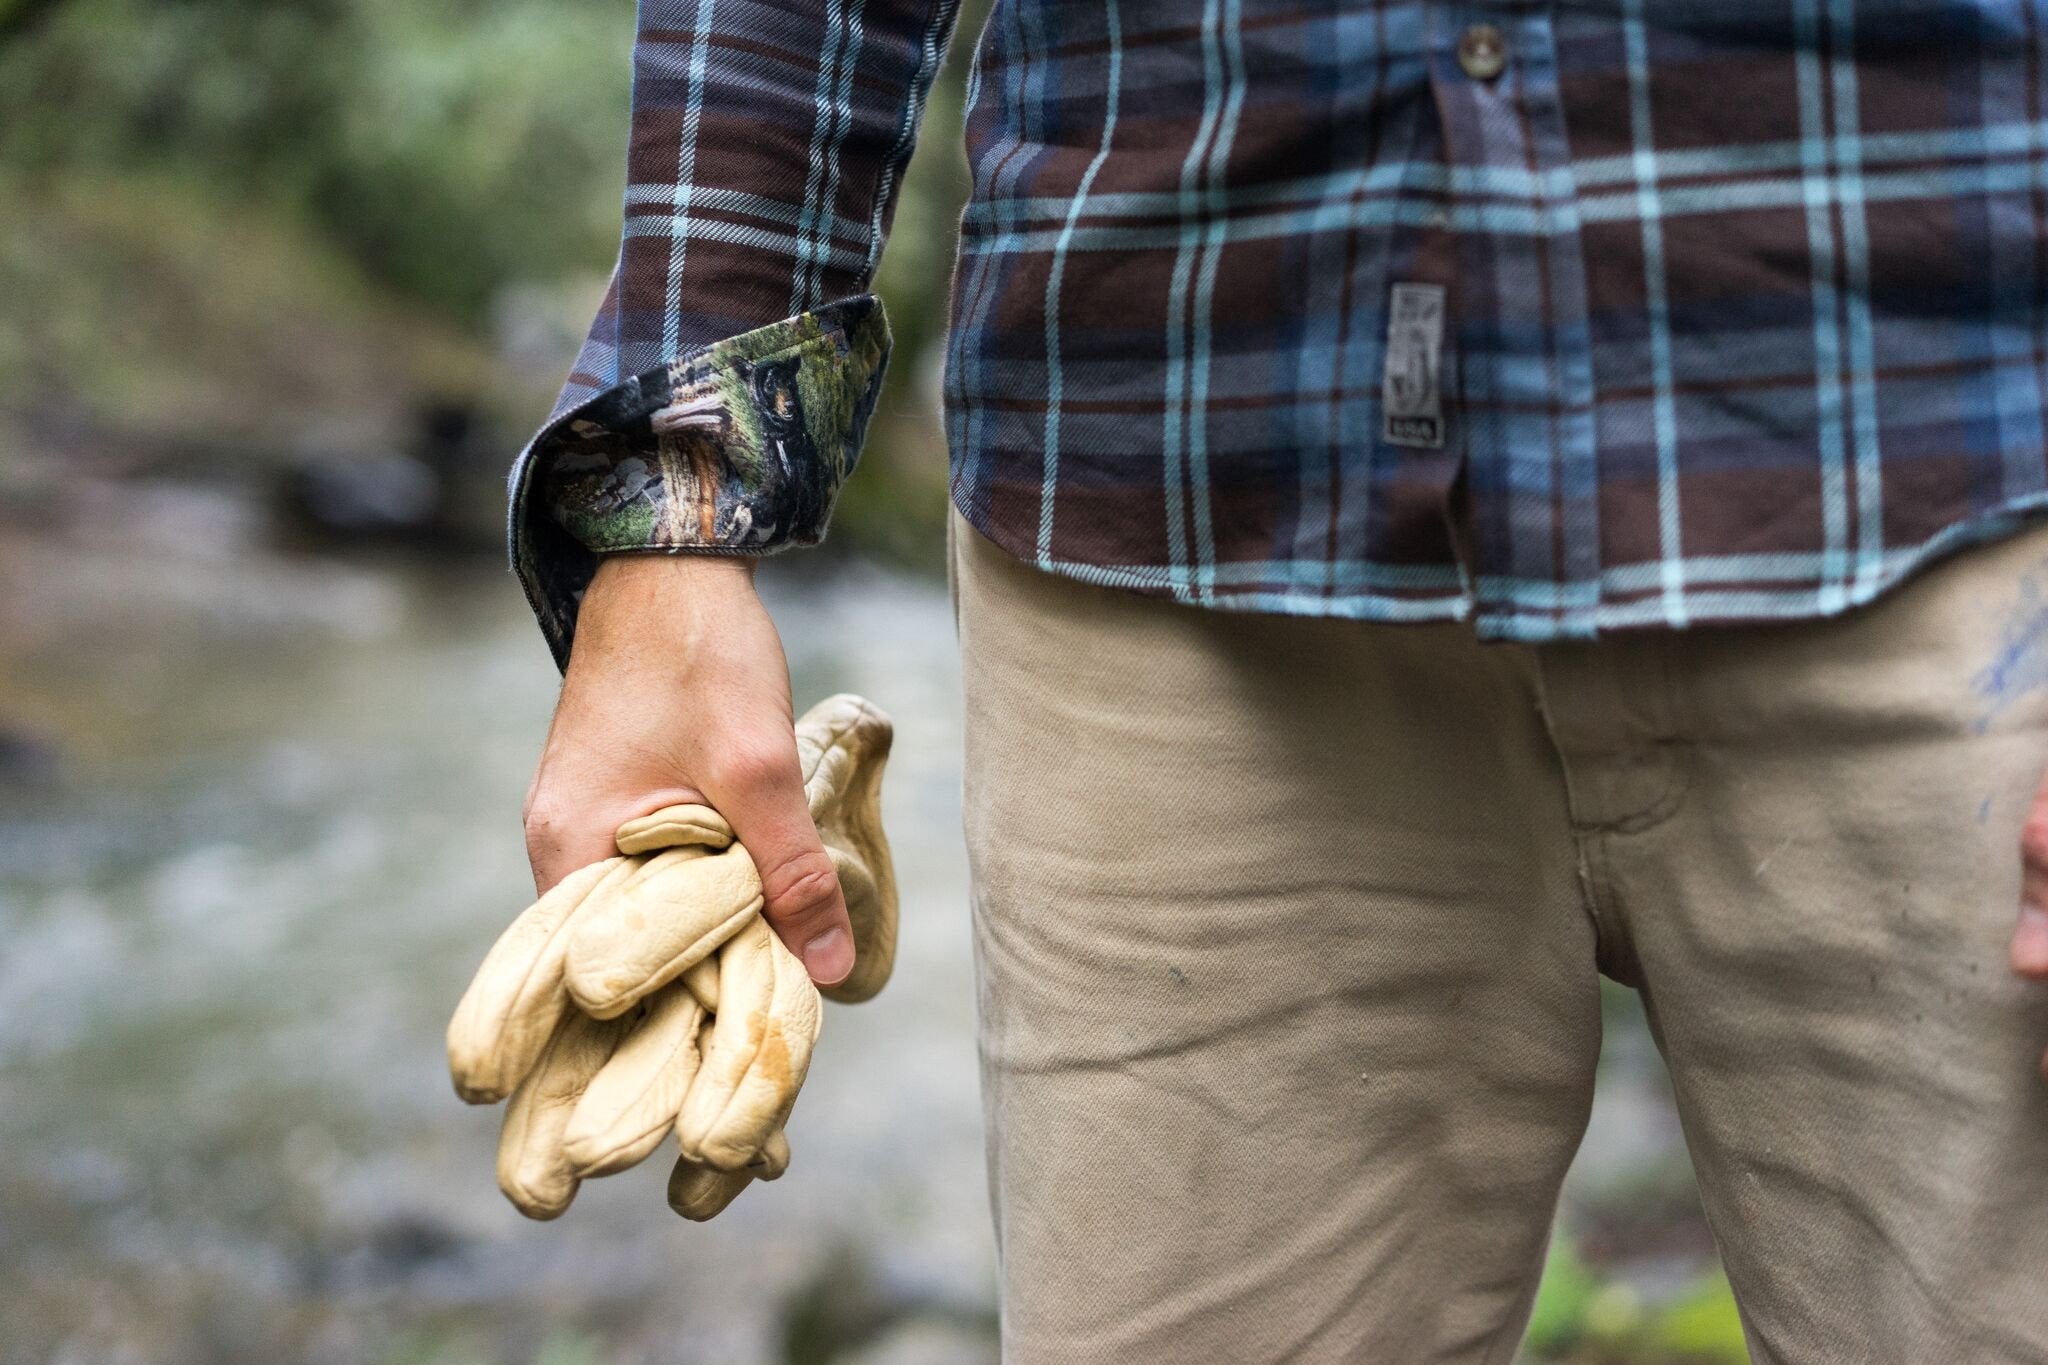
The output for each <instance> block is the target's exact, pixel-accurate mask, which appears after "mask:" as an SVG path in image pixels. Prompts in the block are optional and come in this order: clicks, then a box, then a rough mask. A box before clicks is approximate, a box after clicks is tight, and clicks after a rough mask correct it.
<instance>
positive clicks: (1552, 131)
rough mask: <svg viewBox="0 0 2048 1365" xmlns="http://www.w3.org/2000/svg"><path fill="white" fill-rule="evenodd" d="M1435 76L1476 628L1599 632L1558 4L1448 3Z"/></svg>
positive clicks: (1588, 375)
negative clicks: (1452, 249) (1453, 239)
mask: <svg viewBox="0 0 2048 1365" xmlns="http://www.w3.org/2000/svg"><path fill="white" fill-rule="evenodd" d="M1430 43H1431V54H1430V64H1431V79H1432V81H1433V83H1434V86H1435V94H1436V100H1437V107H1438V110H1439V112H1440V115H1441V122H1442V126H1443V145H1444V152H1445V159H1446V163H1447V165H1446V179H1447V182H1448V185H1449V192H1450V198H1451V203H1452V224H1453V230H1454V232H1455V233H1456V235H1457V238H1458V247H1457V281H1456V285H1455V287H1454V289H1453V291H1452V301H1451V306H1452V310H1453V314H1454V319H1453V322H1452V326H1451V335H1452V336H1453V337H1454V338H1455V342H1456V348H1457V352H1458V364H1459V377H1460V387H1461V392H1460V395H1459V398H1460V403H1461V416H1462V419H1463V421H1462V424H1461V425H1462V427H1463V436H1464V449H1465V458H1466V461H1467V464H1466V485H1467V491H1468V498H1467V501H1466V504H1465V507H1464V509H1463V510H1464V515H1465V516H1466V517H1467V518H1468V523H1467V524H1466V525H1464V526H1462V527H1460V528H1458V529H1459V531H1460V534H1459V535H1458V537H1457V538H1458V540H1459V542H1460V543H1461V545H1462V546H1463V547H1465V548H1464V551H1463V553H1464V554H1465V555H1466V556H1468V558H1469V561H1470V562H1468V563H1467V565H1466V568H1467V570H1468V573H1469V575H1470V578H1471V581H1472V591H1473V594H1474V598H1475V603H1476V608H1477V623H1478V629H1479V631H1480V633H1481V634H1482V635H1484V636H1487V637H1489V638H1505V639H1515V638H1527V637H1533V636H1543V637H1554V636H1557V635H1566V636H1571V635H1590V634H1591V633H1592V628H1593V621H1594V618H1595V614H1596V610H1597V607H1598V603H1599V594H1600V534H1599V523H1598V508H1599V501H1598V491H1599V490H1598V484H1597V465H1596V458H1595V449H1594V428H1593V366H1592V352H1591V344H1590V332H1589V328H1588V320H1587V300H1586V281H1585V261H1584V255H1583V250H1582V246H1581V241H1580V233H1579V217H1578V207H1577V196H1576V188H1575V186H1574V184H1573V179H1572V168H1571V156H1570V148H1569V143H1568V141H1567V136H1566V129H1565V124H1564V115H1563V107H1562V102H1561V100H1560V98H1559V90H1558V65H1557V48H1556V42H1555V36H1554V32H1553V27H1552V20H1551V7H1550V5H1549V4H1548V3H1533V2H1532V0H1501V2H1500V3H1483V2H1482V0H1467V2H1466V3H1446V4H1440V5H1437V6H1436V7H1435V8H1434V10H1433V13H1432V27H1431V31H1430Z"/></svg>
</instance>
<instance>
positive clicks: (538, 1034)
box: [448, 858, 632, 1104]
mask: <svg viewBox="0 0 2048 1365" xmlns="http://www.w3.org/2000/svg"><path fill="white" fill-rule="evenodd" d="M631 871H632V864H631V863H630V862H628V861H627V860H626V859H624V858H607V859H605V860H604V861H603V862H597V863H592V864H590V866H588V867H583V868H579V869H577V870H576V871H574V872H572V873H570V874H569V875H568V876H566V877H564V878H563V879H562V880H561V881H560V882H559V883H557V884H556V886H555V888H554V889H553V890H552V891H549V892H548V893H547V894H546V895H545V896H542V897H541V898H540V899H539V900H538V901H536V902H534V903H533V905H531V906H529V907H528V908H527V910H526V912H525V913H524V914H522V915H520V916H519V918H518V919H516V920H513V921H512V924H511V927H509V928H508V929H506V930H505V932H504V933H503V934H501V935H499V937H498V941H497V942H496V943H494V944H492V945H491V951H490V952H489V953H487V954H485V955H484V960H483V965H482V966H480V967H478V968H477V970H476V976H475V977H474V978H472V979H471V981H470V983H469V989H468V990H466V991H464V992H463V995H462V1000H461V1002H460V1003H459V1004H457V1005H456V1007H455V1014H454V1016H453V1017H452V1018H450V1019H449V1021H448V1073H449V1075H450V1076H451V1077H453V1079H454V1081H455V1093H456V1094H458V1095H460V1096H462V1098H463V1099H465V1100H467V1101H469V1102H470V1103H471V1104H493V1103H496V1102H497V1101H498V1100H501V1099H504V1098H505V1096H506V1095H507V1094H509V1093H511V1091H512V1090H513V1088H514V1087H516V1086H517V1085H518V1084H519V1082H520V1081H522V1080H524V1079H525V1078H526V1076H527V1073H528V1072H530V1071H532V1069H533V1066H534V1063H535V1061H536V1060H538V1058H539V1057H540V1054H541V1049H542V1048H544V1047H546V1046H547V1042H548V1039H549V1038H550V1037H551V1036H553V1034H554V1031H555V1026H556V1024H558V1023H559V1022H561V1018H562V1015H563V1014H564V1012H566V1010H567V1009H568V995H567V993H566V992H565V991H564V989H563V985H562V972H563V963H564V953H565V951H566V949H567V947H568V942H569V932H568V931H569V928H570V925H571V924H572V923H573V922H574V920H575V918H576V915H577V912H578V911H579V910H581V909H582V908H583V907H584V906H585V905H588V904H590V903H591V900H592V898H593V897H594V896H596V895H598V894H599V893H600V892H601V890H602V889H603V888H604V887H605V886H607V885H609V884H611V883H613V882H616V881H620V880H623V879H624V877H625V876H626V875H627V874H628V873H630V872H631Z"/></svg>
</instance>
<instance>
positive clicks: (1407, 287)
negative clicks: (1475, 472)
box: [1381, 284, 1444, 449]
mask: <svg viewBox="0 0 2048 1365" xmlns="http://www.w3.org/2000/svg"><path fill="white" fill-rule="evenodd" d="M1443 350H1444V287H1443V286H1442V285H1440V284H1397V285H1395V286H1394V296H1393V299H1392V301H1391V302H1390V304H1389V305H1388V308H1387V373H1386V380H1385V383H1384V385H1383V388H1382V394H1381V407H1382V408H1383V409H1384V410H1385V412H1386V433H1385V434H1386V439H1387V442H1388V443H1389V444H1391V445H1397V446H1418V447H1422V448H1425V449H1437V448H1440V447H1441V446H1442V445H1443V443H1444V407H1443V379H1442V374H1443Z"/></svg>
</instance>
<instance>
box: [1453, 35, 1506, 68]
mask: <svg viewBox="0 0 2048 1365" xmlns="http://www.w3.org/2000/svg"><path fill="white" fill-rule="evenodd" d="M1458 65H1459V66H1461V67H1463V68H1464V70H1465V74H1466V75H1468V76H1470V77H1471V78H1472V79H1473V80H1475V81H1490V80H1492V79H1493V78H1494V77H1496V76H1498V75H1499V74H1500V73H1501V72H1503V71H1505V70H1506V69H1507V65H1508V40H1507V38H1506V36H1505V35H1504V34H1502V33H1501V31H1500V30H1499V29H1498V28H1496V27H1494V26H1493V25H1492V24H1474V25H1472V26H1471V27H1470V28H1468V29H1466V30H1465V31H1464V32H1463V33H1461V34H1459V35H1458Z"/></svg>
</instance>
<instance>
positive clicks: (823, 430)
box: [509, 294, 889, 666]
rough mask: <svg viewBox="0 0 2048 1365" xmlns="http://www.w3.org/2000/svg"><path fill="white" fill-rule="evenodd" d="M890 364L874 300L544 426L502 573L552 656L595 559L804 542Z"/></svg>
mask: <svg viewBox="0 0 2048 1365" xmlns="http://www.w3.org/2000/svg"><path fill="white" fill-rule="evenodd" d="M888 359H889V323H888V317H887V315H886V313H885V312H884V311H883V308H882V303H881V300H880V299H878V298H877V297H875V296H874V295H873V294H860V295H856V296H854V297H852V298H847V299H841V300H838V301H836V302H833V303H829V304H826V305H824V306H823V307H820V308H816V309H813V310H811V311H809V312H804V313H798V314H796V315H795V316H794V317H789V318H785V319H783V320H782V321H781V322H775V323H770V324H769V325H768V326H766V327H757V328H755V329H754V330H753V331H751V332H743V333H741V334H740V335H739V336H736V337H730V338H728V339H726V340H724V341H715V342H712V343H711V344H710V345H707V346H700V347H697V348H695V349H693V350H689V351H685V352H683V353H682V354H681V355H678V356H677V357H676V358H675V359H674V360H672V361H670V362H669V363H668V364H666V365H663V366H661V367H660V368H658V369H653V370H649V371H647V372H645V373H644V374H640V375H637V376H635V377H633V378H631V379H627V380H624V381H622V382H620V383H618V384H615V385H613V386H612V387H611V388H609V389H606V390H604V391H603V392H602V393H599V394H596V395H595V396H593V397H591V398H589V399H586V400H585V401H584V402H582V403H580V404H578V405H577V406H575V407H573V408H571V409H570V410H569V411H567V412H566V413H563V414H562V415H561V416H560V417H558V418H556V419H555V420H554V421H552V422H550V423H549V424H548V425H547V426H545V427H543V428H542V429H541V432H540V434H539V435H537V436H535V437H534V439H533V441H532V443H531V444H529V445H528V446H527V448H526V450H525V452H524V453H523V454H522V455H521V456H520V457H519V460H518V462H517V463H516V464H514V466H513V468H512V479H511V509H510V526H509V534H510V540H511V553H512V566H513V570H514V571H515V572H516V573H517V574H518V575H519V580H520V584H521V586H523V587H524V588H525V589H526V596H527V600H528V601H529V602H531V603H532V604H533V609H534V614H535V616H536V617H538V618H539V621H540V626H541V630H542V632H543V633H544V634H546V636H547V639H548V645H549V647H550V648H551V649H552V650H553V651H554V654H555V662H556V663H557V664H559V665H563V666H566V665H567V663H568V659H569V648H570V644H571V642H572V640H573V638H574V635H575V628H576V611H577V608H578V606H579V605H580V603H581V602H582V599H583V592H584V589H585V588H587V587H588V586H589V585H590V579H591V575H592V574H594V573H596V571H597V562H598V556H599V555H601V554H607V553H613V552H618V551H659V552H667V553H688V554H726V555H760V554H769V553H772V552H774V551H776V550H780V549H785V548H787V547H789V546H792V545H815V544H816V543H817V542H818V541H820V540H822V539H823V538H824V535H825V525H826V522H827V521H828V520H829V519H830V517H831V514H832V503H833V500H834V499H835V498H836V497H837V495H838V492H839V486H840V484H842V483H843V482H845V480H846V476H847V475H848V474H850V473H852V471H853V467H854V464H855V463H856V462H857V461H858V460H859V458H860V447H861V440H862V437H863V436H864V435H865V433H866V431H867V424H868V418H869V416H870V415H871V414H872V413H873V412H874V407H875V397H876V395H877V394H878V393H879V392H880V390H881V386H882V374H883V370H884V368H885V367H886V366H887V364H888Z"/></svg>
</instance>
